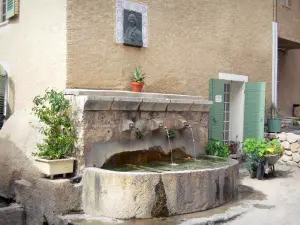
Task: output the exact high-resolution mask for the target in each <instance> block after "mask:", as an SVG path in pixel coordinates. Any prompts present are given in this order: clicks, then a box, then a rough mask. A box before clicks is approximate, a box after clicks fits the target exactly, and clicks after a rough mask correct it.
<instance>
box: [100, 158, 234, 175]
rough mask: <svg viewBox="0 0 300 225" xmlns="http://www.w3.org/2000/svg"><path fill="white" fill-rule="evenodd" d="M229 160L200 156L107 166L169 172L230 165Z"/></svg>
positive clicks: (136, 170)
mask: <svg viewBox="0 0 300 225" xmlns="http://www.w3.org/2000/svg"><path fill="white" fill-rule="evenodd" d="M228 164H229V163H228V160H227V159H223V158H214V157H205V156H203V157H199V158H197V159H196V160H194V159H180V160H174V163H173V164H171V163H170V162H166V161H154V162H148V163H139V164H126V165H122V166H117V167H111V168H105V169H106V170H112V171H119V172H157V173H162V172H167V171H184V170H199V169H210V168H218V167H222V166H226V165H228Z"/></svg>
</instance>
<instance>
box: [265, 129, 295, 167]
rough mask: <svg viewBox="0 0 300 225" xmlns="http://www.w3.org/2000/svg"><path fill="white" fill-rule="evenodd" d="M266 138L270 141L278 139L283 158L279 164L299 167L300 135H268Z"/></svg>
mask: <svg viewBox="0 0 300 225" xmlns="http://www.w3.org/2000/svg"><path fill="white" fill-rule="evenodd" d="M266 137H267V138H268V139H270V140H273V139H278V140H279V141H280V143H281V146H282V147H283V148H284V152H283V156H282V157H281V159H280V160H279V162H281V163H284V164H287V165H290V166H298V167H300V135H296V134H294V133H284V132H282V133H278V134H274V133H268V134H266Z"/></svg>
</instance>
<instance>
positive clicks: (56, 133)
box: [32, 90, 77, 179]
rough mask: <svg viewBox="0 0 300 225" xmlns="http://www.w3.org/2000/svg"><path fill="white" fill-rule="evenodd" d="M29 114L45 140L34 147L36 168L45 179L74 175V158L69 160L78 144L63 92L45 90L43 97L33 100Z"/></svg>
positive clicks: (68, 106) (68, 103)
mask: <svg viewBox="0 0 300 225" xmlns="http://www.w3.org/2000/svg"><path fill="white" fill-rule="evenodd" d="M33 104H34V107H33V108H32V112H33V114H34V115H36V116H37V117H38V119H39V122H40V123H41V127H39V131H40V132H41V133H42V134H43V135H44V136H45V137H44V139H43V142H42V143H38V144H37V148H38V150H39V151H38V152H35V153H33V155H34V156H35V157H36V158H35V160H36V165H37V167H38V168H39V169H40V171H41V172H42V173H43V174H45V175H47V176H51V179H53V175H56V174H63V175H64V177H65V175H66V174H67V173H72V172H73V164H74V160H75V159H74V158H71V157H70V156H71V154H72V152H73V149H74V146H75V143H76V141H77V137H76V132H75V127H74V123H73V121H72V120H71V117H70V101H69V100H68V99H66V98H65V96H64V93H63V92H57V91H55V90H50V91H49V90H46V93H45V94H44V96H36V97H35V98H34V100H33Z"/></svg>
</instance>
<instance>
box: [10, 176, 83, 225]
mask: <svg viewBox="0 0 300 225" xmlns="http://www.w3.org/2000/svg"><path fill="white" fill-rule="evenodd" d="M15 193H16V201H17V202H18V203H20V204H21V205H23V206H24V208H25V211H26V220H27V224H30V225H31V224H32V225H38V224H43V223H44V222H47V223H48V224H54V220H55V217H56V215H59V214H62V213H63V214H64V213H68V212H70V211H80V210H81V196H82V195H81V194H82V185H81V184H75V185H73V184H71V182H70V181H69V180H67V179H59V180H49V179H43V178H35V179H33V180H32V182H30V183H29V182H28V181H26V180H18V181H16V182H15Z"/></svg>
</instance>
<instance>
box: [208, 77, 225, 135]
mask: <svg viewBox="0 0 300 225" xmlns="http://www.w3.org/2000/svg"><path fill="white" fill-rule="evenodd" d="M225 82H226V81H225V80H217V79H211V80H210V81H209V99H210V100H211V101H213V104H212V106H211V108H210V113H209V138H214V139H218V140H220V141H223V130H224V84H225ZM216 96H217V99H218V98H220V97H221V102H216V101H215V100H216Z"/></svg>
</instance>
